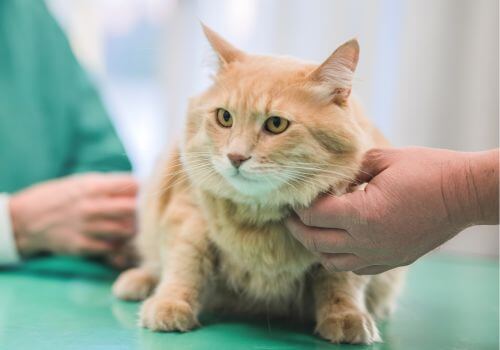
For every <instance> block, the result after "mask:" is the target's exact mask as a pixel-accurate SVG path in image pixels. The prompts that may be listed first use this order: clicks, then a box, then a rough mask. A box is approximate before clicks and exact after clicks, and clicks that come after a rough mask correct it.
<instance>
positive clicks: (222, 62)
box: [201, 23, 245, 68]
mask: <svg viewBox="0 0 500 350" xmlns="http://www.w3.org/2000/svg"><path fill="white" fill-rule="evenodd" d="M201 26H202V27H203V32H204V33H205V36H206V37H207V40H208V42H209V43H210V45H211V46H212V48H213V50H214V51H215V53H216V54H217V56H218V58H219V67H220V68H224V67H225V66H226V65H228V64H230V63H231V62H234V61H239V60H242V59H243V58H244V57H245V53H244V52H243V51H241V50H239V49H237V48H235V47H234V46H233V45H231V44H230V43H229V42H227V41H226V40H224V39H223V38H222V37H221V36H220V35H219V34H217V33H216V32H214V31H213V30H212V29H210V28H209V27H207V26H206V25H205V24H203V23H201Z"/></svg>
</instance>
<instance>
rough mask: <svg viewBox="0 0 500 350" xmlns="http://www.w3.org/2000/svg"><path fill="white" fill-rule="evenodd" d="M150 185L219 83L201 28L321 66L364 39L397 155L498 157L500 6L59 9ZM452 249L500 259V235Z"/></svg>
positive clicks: (100, 3)
mask: <svg viewBox="0 0 500 350" xmlns="http://www.w3.org/2000/svg"><path fill="white" fill-rule="evenodd" d="M49 3H50V5H51V7H52V8H53V9H54V11H55V13H57V15H58V18H60V19H61V23H63V25H64V27H65V29H66V30H67V32H68V34H69V36H70V37H71V41H72V44H73V45H74V47H75V48H76V49H77V53H78V55H79V57H80V58H81V60H82V62H84V63H85V64H86V65H87V66H88V67H89V69H91V70H92V71H93V72H95V73H96V76H97V78H98V80H99V82H100V86H101V89H102V91H103V94H104V96H105V97H106V101H107V103H108V105H109V107H110V109H111V112H112V114H113V116H114V118H115V121H116V123H117V125H118V127H119V130H120V132H121V134H122V135H123V136H124V138H125V140H126V143H127V148H128V150H129V152H130V154H131V155H132V160H133V161H134V164H135V165H136V171H137V172H138V174H139V175H140V176H141V177H143V176H145V174H147V173H148V172H149V170H150V168H151V165H152V162H153V161H154V159H155V157H156V155H157V154H158V153H159V152H160V151H161V149H163V148H164V144H166V143H169V142H171V140H172V139H173V138H174V137H175V135H176V134H177V133H178V130H179V129H180V127H181V126H182V120H183V113H184V110H185V107H186V99H187V97H188V96H190V95H192V94H194V93H196V92H198V91H201V90H202V89H203V88H204V87H205V86H206V85H207V84H208V74H209V70H208V69H207V68H206V67H204V65H205V66H206V64H205V63H206V61H207V53H208V52H209V51H208V46H207V44H206V42H205V39H204V38H203V36H202V33H201V30H200V26H199V22H198V20H199V19H201V20H202V21H204V22H205V23H206V24H208V25H209V26H211V27H212V28H214V29H215V30H216V31H218V32H220V33H221V34H222V35H223V36H225V37H226V38H227V39H229V40H230V41H231V42H233V43H234V44H235V45H236V46H239V47H240V48H242V49H244V50H247V51H249V52H258V53H271V54H286V55H293V56H297V57H301V58H304V59H310V60H316V61H321V60H323V59H324V58H326V57H327V56H328V55H329V54H330V53H331V52H332V51H333V50H334V49H335V48H336V47H337V46H338V45H340V44H341V43H342V42H344V41H346V40H348V39H350V38H351V37H357V38H358V39H359V41H360V44H361V60H360V65H359V68H358V71H357V73H356V81H355V90H356V92H357V94H358V95H359V96H360V97H361V98H362V100H363V101H364V103H365V106H366V109H367V111H368V113H369V114H370V115H371V117H372V118H373V120H374V121H375V122H376V123H377V125H378V126H379V127H380V128H381V129H382V130H383V131H384V133H385V134H386V135H387V136H388V137H389V139H391V140H392V142H393V143H394V144H395V145H397V146H405V145H421V146H429V147H443V148H451V149H456V150H463V151H477V150H483V149H488V148H495V147H498V142H499V141H498V125H499V123H498V100H499V96H498V94H499V90H498V81H499V66H498V48H499V47H498V46H499V36H498V1H497V0H308V1H304V0H211V1H204V0H182V1H180V0H179V1H175V0H148V1H140V0H120V1H117V0H72V1H70V2H68V1H66V0H50V1H49ZM467 231H468V232H464V233H462V234H461V235H459V236H457V237H456V238H455V239H454V240H452V241H450V242H449V243H448V244H446V245H445V246H444V247H442V248H441V249H442V250H445V251H450V252H457V253H467V254H480V255H486V256H498V232H497V231H498V227H476V228H472V229H469V230H467Z"/></svg>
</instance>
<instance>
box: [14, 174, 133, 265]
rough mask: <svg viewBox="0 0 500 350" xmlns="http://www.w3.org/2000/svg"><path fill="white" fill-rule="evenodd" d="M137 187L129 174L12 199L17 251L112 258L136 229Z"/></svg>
mask: <svg viewBox="0 0 500 350" xmlns="http://www.w3.org/2000/svg"><path fill="white" fill-rule="evenodd" d="M136 194H137V183H136V181H135V180H134V179H133V177H132V176H130V175H128V174H97V173H92V174H85V175H75V176H69V177H65V178H61V179H56V180H52V181H47V182H43V183H40V184H37V185H35V186H33V187H30V188H27V189H26V190H23V191H21V192H19V193H16V194H14V195H13V196H12V197H11V198H10V202H9V203H10V213H11V219H12V226H13V231H14V235H15V239H16V243H17V247H18V251H19V253H20V254H21V256H23V257H28V256H31V255H34V254H37V253H41V252H49V253H55V254H66V255H79V256H112V255H113V254H114V253H115V252H117V251H118V250H119V249H120V248H121V246H122V245H123V244H124V243H125V242H126V241H127V240H128V239H130V238H131V237H132V236H133V235H134V233H135V230H136V219H135V208H136Z"/></svg>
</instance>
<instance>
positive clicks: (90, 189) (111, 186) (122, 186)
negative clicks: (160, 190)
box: [84, 173, 138, 196]
mask: <svg viewBox="0 0 500 350" xmlns="http://www.w3.org/2000/svg"><path fill="white" fill-rule="evenodd" d="M84 181H85V182H84V187H85V190H86V191H87V193H88V194H89V195H97V196H102V195H109V196H135V195H136V194H137V191H138V184H137V181H136V180H135V179H134V178H133V177H132V176H131V175H130V174H126V173H124V174H120V173H114V174H91V175H86V176H85V177H84Z"/></svg>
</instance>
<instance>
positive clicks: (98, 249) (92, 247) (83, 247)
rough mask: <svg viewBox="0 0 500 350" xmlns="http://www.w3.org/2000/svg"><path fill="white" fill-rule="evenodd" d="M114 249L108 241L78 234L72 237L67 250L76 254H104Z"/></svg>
mask: <svg viewBox="0 0 500 350" xmlns="http://www.w3.org/2000/svg"><path fill="white" fill-rule="evenodd" d="M114 249H115V246H114V245H113V244H112V243H110V242H106V241H101V240H96V239H91V238H89V237H85V236H83V235H80V236H76V237H75V238H74V239H73V241H72V242H71V244H70V246H69V247H68V249H67V250H68V251H67V252H68V253H69V254H71V255H78V256H104V255H107V254H110V253H111V252H113V250H114Z"/></svg>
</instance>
